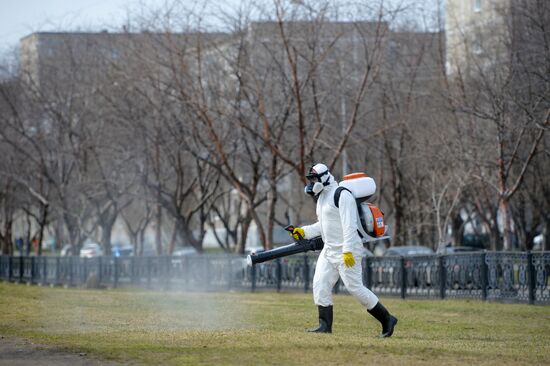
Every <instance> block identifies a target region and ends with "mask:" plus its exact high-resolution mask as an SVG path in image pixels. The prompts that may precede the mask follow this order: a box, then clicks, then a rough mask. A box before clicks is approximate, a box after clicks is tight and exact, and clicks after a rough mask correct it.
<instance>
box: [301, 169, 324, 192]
mask: <svg viewBox="0 0 550 366" xmlns="http://www.w3.org/2000/svg"><path fill="white" fill-rule="evenodd" d="M326 174H328V171H326V172H324V173H322V174H319V175H310V176H308V180H309V184H308V185H307V186H305V187H304V192H305V193H306V194H309V195H310V196H317V195H318V194H319V193H321V191H322V190H323V188H325V186H328V185H329V182H330V177H326V181H325V182H322V177H323V176H325V175H326Z"/></svg>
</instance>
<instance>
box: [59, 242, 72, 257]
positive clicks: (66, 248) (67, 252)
mask: <svg viewBox="0 0 550 366" xmlns="http://www.w3.org/2000/svg"><path fill="white" fill-rule="evenodd" d="M59 255H60V256H62V257H70V256H71V255H73V246H72V245H71V244H65V245H63V248H61V252H60V253H59Z"/></svg>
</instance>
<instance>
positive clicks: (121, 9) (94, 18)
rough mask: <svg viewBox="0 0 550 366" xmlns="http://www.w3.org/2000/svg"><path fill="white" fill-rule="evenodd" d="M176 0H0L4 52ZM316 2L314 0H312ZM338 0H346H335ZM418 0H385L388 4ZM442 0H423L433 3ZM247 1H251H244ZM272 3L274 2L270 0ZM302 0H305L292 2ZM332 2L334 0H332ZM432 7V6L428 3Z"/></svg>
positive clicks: (219, 4)
mask: <svg viewBox="0 0 550 366" xmlns="http://www.w3.org/2000/svg"><path fill="white" fill-rule="evenodd" d="M173 1H174V0H0V54H3V53H5V52H9V51H10V50H11V49H14V48H15V47H16V46H17V44H18V43H19V40H20V39H21V38H23V37H25V36H27V35H29V34H31V33H33V32H38V31H42V32H45V31H79V30H80V31H100V30H102V29H109V30H112V29H121V28H122V26H123V25H124V24H125V23H126V20H127V19H128V17H129V16H130V17H131V15H132V10H134V11H135V10H136V9H138V8H144V7H146V8H148V7H154V8H158V7H162V6H163V5H164V4H167V3H171V2H173ZM310 1H314V0H310ZM334 1H335V3H338V2H340V1H342V2H345V1H343V0H334ZM417 1H418V0H385V3H394V2H395V3H400V4H405V3H407V2H412V3H416V2H417ZM437 1H441V0H422V1H420V2H421V3H426V4H431V3H434V2H437ZM181 2H182V3H184V4H187V5H189V6H191V7H195V6H196V7H197V8H200V7H202V5H201V4H205V3H209V5H212V6H213V7H214V8H215V9H216V11H215V12H217V11H218V9H220V8H226V9H227V8H230V9H234V8H236V7H238V4H240V3H241V2H242V1H241V0H181ZM244 2H247V1H244ZM266 2H267V3H271V1H267V0H266ZM290 2H291V3H293V2H294V3H301V2H302V1H298V0H296V1H290ZM331 2H332V1H331ZM428 7H430V5H428Z"/></svg>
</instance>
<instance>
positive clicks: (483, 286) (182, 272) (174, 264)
mask: <svg viewBox="0 0 550 366" xmlns="http://www.w3.org/2000/svg"><path fill="white" fill-rule="evenodd" d="M316 261H317V255H316V254H309V255H296V256H291V257H286V258H279V259H276V260H274V261H271V262H266V263H262V264H258V265H255V266H253V267H248V266H247V265H246V260H245V258H243V257H240V256H229V255H189V256H183V257H168V256H164V257H98V258H79V257H9V256H0V280H5V281H14V282H24V283H32V284H41V285H53V286H82V287H122V286H143V287H148V288H164V289H168V288H174V289H185V290H207V291H219V290H237V291H265V290H271V291H273V290H275V291H281V290H284V291H305V292H308V291H310V289H311V282H312V279H313V272H314V270H315V264H316ZM362 265H363V281H364V283H365V285H366V286H367V287H369V288H370V289H372V290H373V291H374V292H375V293H376V294H378V295H393V296H400V297H401V298H432V299H436V298H472V299H479V300H499V301H511V302H524V303H529V304H550V288H549V282H550V281H549V278H550V277H549V275H550V252H536V253H534V252H483V253H463V254H448V255H430V256H411V257H366V258H364V259H363V263H362ZM334 291H335V292H340V291H341V292H345V288H344V286H343V285H342V284H341V282H339V283H338V284H337V285H336V286H335V289H334Z"/></svg>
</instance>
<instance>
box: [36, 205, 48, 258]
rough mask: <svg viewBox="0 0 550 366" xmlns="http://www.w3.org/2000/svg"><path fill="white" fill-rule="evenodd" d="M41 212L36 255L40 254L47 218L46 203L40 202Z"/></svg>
mask: <svg viewBox="0 0 550 366" xmlns="http://www.w3.org/2000/svg"><path fill="white" fill-rule="evenodd" d="M41 206H42V212H41V215H40V222H39V223H38V224H39V225H40V228H39V229H38V256H41V255H42V241H43V239H44V229H45V228H46V222H47V220H48V207H49V206H48V204H42V205H41Z"/></svg>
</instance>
